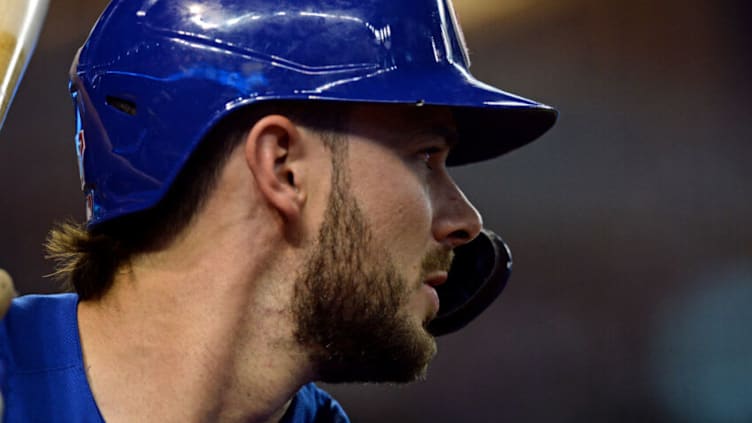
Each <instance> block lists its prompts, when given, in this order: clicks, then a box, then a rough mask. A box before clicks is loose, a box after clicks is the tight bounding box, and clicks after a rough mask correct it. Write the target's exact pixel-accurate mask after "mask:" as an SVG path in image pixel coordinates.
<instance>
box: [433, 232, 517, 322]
mask: <svg viewBox="0 0 752 423" xmlns="http://www.w3.org/2000/svg"><path fill="white" fill-rule="evenodd" d="M511 271H512V254H511V252H510V250H509V247H508V246H507V244H506V243H505V242H504V240H502V239H501V237H500V236H498V235H496V234H495V233H493V232H491V231H489V230H488V229H483V230H482V231H481V233H480V234H479V235H478V237H476V238H475V239H474V240H473V241H472V242H470V243H468V244H466V245H463V246H461V247H458V248H457V249H456V250H455V257H454V261H453V262H452V267H451V269H449V278H448V279H447V281H446V282H445V283H443V284H441V285H439V286H437V287H436V291H437V292H438V293H439V300H440V302H441V307H440V308H439V313H438V315H437V316H436V318H435V319H434V320H432V321H431V322H430V323H429V324H428V331H429V332H430V333H431V334H432V335H434V336H440V335H446V334H448V333H452V332H455V331H458V330H460V329H462V328H463V327H465V325H467V324H468V323H470V322H471V321H472V320H473V319H475V318H476V317H478V315H479V314H481V313H482V312H483V310H485V309H486V308H487V307H488V306H490V305H491V303H492V302H494V300H495V299H496V297H498V296H499V294H501V291H502V290H503V289H504V287H505V286H506V284H507V280H508V279H509V274H510V273H511Z"/></svg>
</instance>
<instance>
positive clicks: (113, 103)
mask: <svg viewBox="0 0 752 423" xmlns="http://www.w3.org/2000/svg"><path fill="white" fill-rule="evenodd" d="M105 102H106V103H107V105H108V106H110V107H112V108H114V109H116V110H118V111H121V112H123V113H125V114H127V115H130V116H136V103H134V102H132V101H130V100H126V99H124V98H119V97H115V96H111V95H108V96H107V97H106V98H105Z"/></svg>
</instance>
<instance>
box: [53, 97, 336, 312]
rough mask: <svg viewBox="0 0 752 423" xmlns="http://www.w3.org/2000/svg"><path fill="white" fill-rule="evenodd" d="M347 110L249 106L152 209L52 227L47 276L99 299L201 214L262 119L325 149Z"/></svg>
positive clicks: (206, 142)
mask: <svg viewBox="0 0 752 423" xmlns="http://www.w3.org/2000/svg"><path fill="white" fill-rule="evenodd" d="M347 110H349V107H348V106H347V105H346V104H343V103H324V102H322V103H317V104H316V105H315V106H313V107H312V105H311V104H310V103H302V102H301V103H297V102H276V103H261V104H259V105H253V106H250V107H247V108H244V109H241V110H239V111H237V112H234V113H232V114H231V115H230V116H228V117H227V118H225V119H223V120H222V121H221V122H220V123H219V124H217V125H216V126H215V127H214V128H213V129H212V130H211V131H210V132H209V134H208V135H207V136H206V137H204V139H203V140H202V141H201V143H200V144H199V146H198V147H197V148H196V150H195V151H194V152H193V153H192V154H191V157H190V158H189V159H188V161H187V162H186V164H185V165H184V166H183V169H182V170H181V171H180V173H179V175H178V176H177V178H176V179H175V181H174V182H173V183H172V185H171V186H170V188H169V190H168V191H167V193H166V194H165V196H164V197H163V198H162V199H161V200H160V201H159V203H157V205H156V206H154V207H152V208H150V209H147V210H144V211H141V212H138V213H133V214H129V215H125V216H121V217H117V218H115V219H113V220H110V221H106V222H104V223H102V224H99V225H97V226H96V227H93V228H87V227H86V224H82V223H75V222H64V223H59V224H57V225H55V227H53V228H52V230H51V231H50V233H49V235H48V237H47V241H46V243H45V250H46V252H47V258H50V259H52V260H53V261H54V262H55V271H54V272H53V274H52V276H53V277H55V278H56V279H59V280H61V281H62V282H63V284H64V287H65V289H66V290H68V291H75V292H76V293H78V295H79V297H80V299H82V300H88V299H97V298H100V297H102V295H104V294H105V293H106V292H107V290H108V289H109V288H110V287H111V286H112V283H113V281H114V276H115V273H116V272H117V271H118V270H119V269H121V268H122V267H123V266H125V265H127V264H128V262H129V260H130V259H131V258H132V257H134V256H136V255H138V254H142V253H148V252H153V251H157V250H160V249H163V248H166V247H168V246H169V245H170V243H171V242H172V241H174V240H175V239H176V237H177V236H178V235H179V234H180V233H181V232H182V231H183V230H184V229H185V228H186V227H187V226H188V224H189V223H191V221H192V220H193V218H194V217H195V216H196V215H197V213H198V211H200V210H201V208H202V206H203V205H204V203H205V201H206V199H207V198H208V195H209V193H210V191H211V190H212V189H213V188H214V186H215V184H216V183H217V177H218V175H219V173H220V170H221V169H222V168H223V167H224V165H225V163H226V161H227V159H228V158H229V157H230V153H231V152H232V151H233V150H234V149H235V147H236V146H238V145H239V144H240V143H241V142H242V141H243V140H244V139H245V136H246V135H247V133H248V131H249V130H250V129H251V128H252V127H253V125H254V124H255V122H257V121H258V120H259V119H260V118H262V117H263V116H267V115H270V114H281V115H285V116H287V117H289V118H290V119H291V120H292V121H293V122H295V123H296V124H298V125H302V126H306V127H308V128H311V129H313V130H314V131H316V132H318V133H319V134H320V135H321V136H322V139H323V140H324V143H325V145H327V146H328V147H330V148H331V147H332V143H333V142H335V140H336V139H337V138H339V137H333V136H329V135H328V134H333V133H336V132H342V131H344V129H345V125H346V116H347Z"/></svg>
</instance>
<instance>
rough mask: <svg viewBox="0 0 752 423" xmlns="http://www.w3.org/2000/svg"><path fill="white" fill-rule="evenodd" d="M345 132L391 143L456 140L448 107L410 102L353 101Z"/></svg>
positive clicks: (394, 144) (455, 127) (455, 131)
mask: <svg viewBox="0 0 752 423" xmlns="http://www.w3.org/2000/svg"><path fill="white" fill-rule="evenodd" d="M348 129H349V132H350V133H352V134H355V135H360V136H365V137H368V138H372V139H377V140H379V141H381V142H384V143H387V144H390V145H393V146H395V147H396V146H401V145H409V144H411V143H413V142H421V141H423V140H426V139H430V138H440V139H442V140H443V141H445V142H447V143H448V144H450V145H453V144H455V143H456V138H457V126H456V124H455V121H454V117H453V114H452V111H451V109H449V108H447V107H437V106H414V105H371V104H368V105H357V106H355V107H354V108H353V109H352V111H351V112H350V115H349V120H348Z"/></svg>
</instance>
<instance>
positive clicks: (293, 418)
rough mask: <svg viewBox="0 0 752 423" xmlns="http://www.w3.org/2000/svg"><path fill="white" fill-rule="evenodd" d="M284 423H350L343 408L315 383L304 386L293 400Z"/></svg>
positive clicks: (283, 420)
mask: <svg viewBox="0 0 752 423" xmlns="http://www.w3.org/2000/svg"><path fill="white" fill-rule="evenodd" d="M282 422H283V423H301V422H307V423H308V422H310V423H330V422H331V423H349V422H350V419H349V418H348V417H347V414H345V410H343V409H342V406H341V405H340V404H339V403H338V402H337V400H335V399H334V398H332V396H331V395H329V394H328V393H327V392H326V391H324V390H323V389H321V388H319V387H318V386H316V385H315V384H313V383H309V384H307V385H304V386H303V387H302V388H300V390H299V391H298V393H297V394H296V395H295V398H293V401H292V403H291V404H290V409H289V410H288V412H287V414H286V415H285V418H284V419H282Z"/></svg>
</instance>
